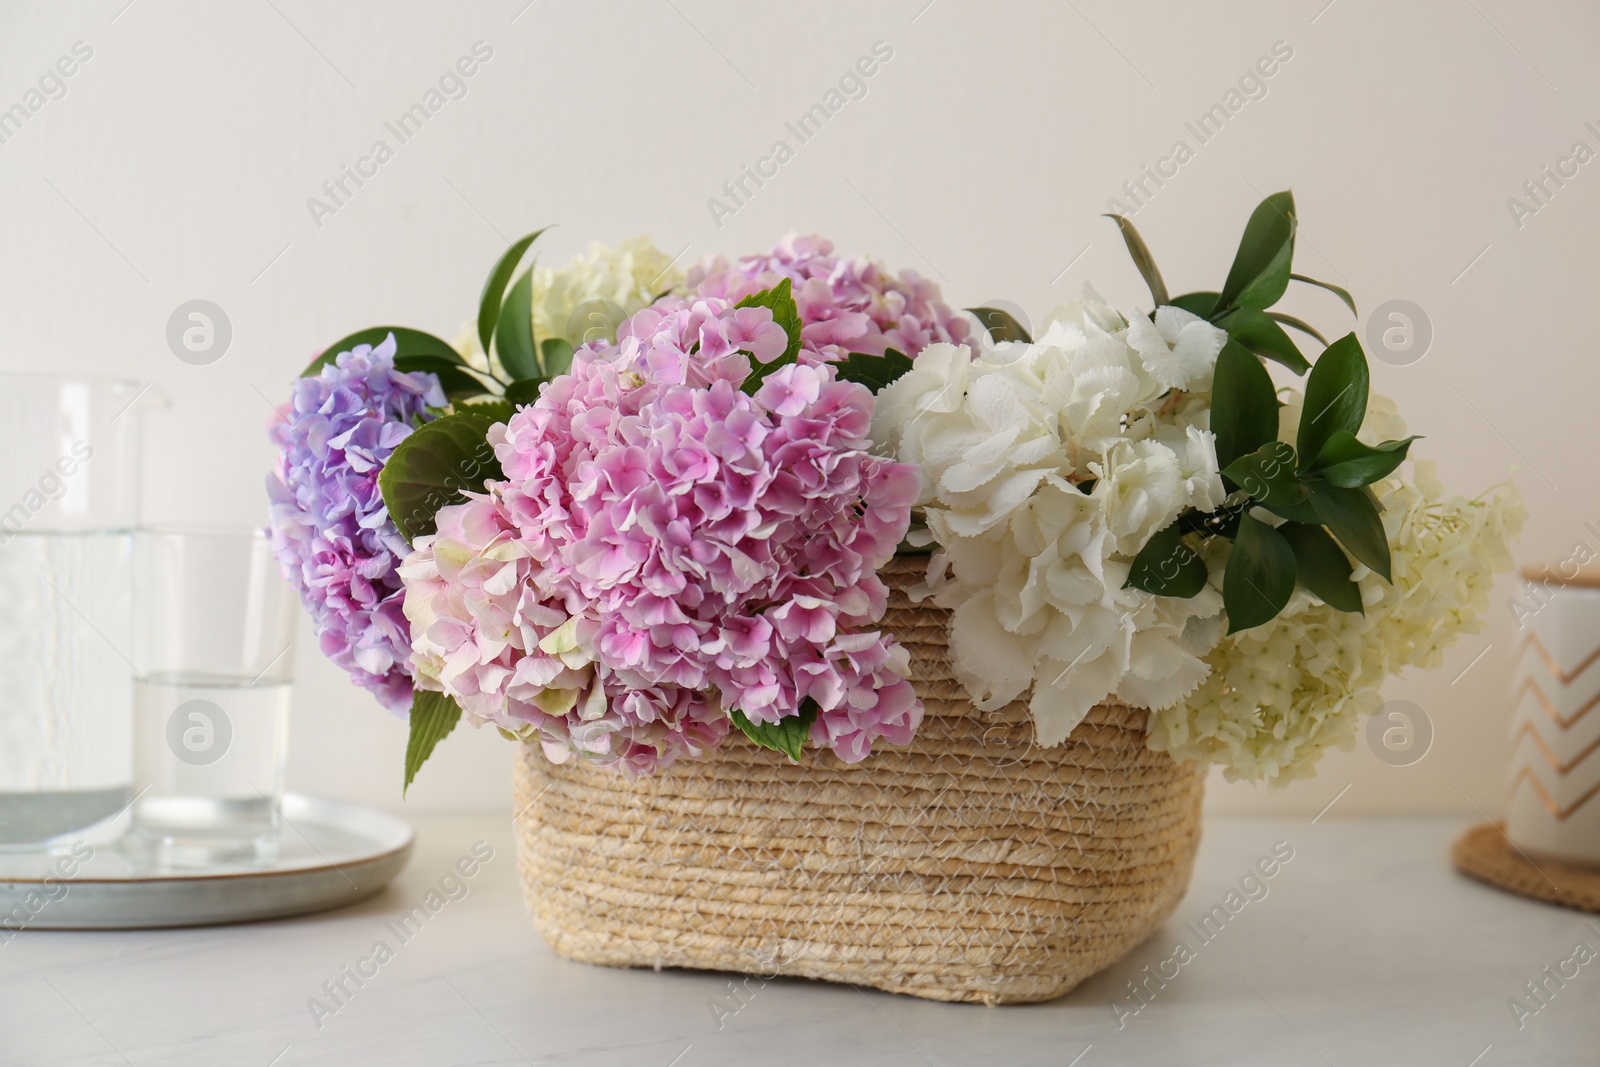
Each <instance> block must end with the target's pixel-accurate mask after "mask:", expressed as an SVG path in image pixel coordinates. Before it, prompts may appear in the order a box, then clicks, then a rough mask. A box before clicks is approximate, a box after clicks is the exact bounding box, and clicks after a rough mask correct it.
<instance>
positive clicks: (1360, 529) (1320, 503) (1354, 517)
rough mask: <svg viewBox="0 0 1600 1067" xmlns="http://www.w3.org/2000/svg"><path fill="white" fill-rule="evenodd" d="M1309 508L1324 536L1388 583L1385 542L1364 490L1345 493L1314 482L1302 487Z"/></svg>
mask: <svg viewBox="0 0 1600 1067" xmlns="http://www.w3.org/2000/svg"><path fill="white" fill-rule="evenodd" d="M1305 486H1306V490H1307V492H1309V493H1310V494H1311V506H1312V507H1314V508H1315V509H1316V511H1317V518H1319V519H1321V520H1322V524H1323V525H1324V526H1326V527H1327V528H1328V532H1329V533H1331V534H1333V536H1335V537H1337V538H1338V539H1339V543H1340V544H1341V545H1343V546H1344V547H1345V549H1346V551H1348V552H1349V553H1350V554H1351V555H1352V556H1354V557H1355V558H1356V559H1357V560H1359V561H1360V562H1362V563H1365V564H1366V565H1367V566H1368V567H1370V568H1371V569H1372V570H1374V571H1376V572H1377V573H1378V574H1380V575H1382V576H1383V580H1384V581H1386V582H1387V581H1389V580H1390V578H1389V541H1388V538H1387V536H1386V535H1385V534H1384V532H1383V520H1382V519H1381V518H1379V517H1378V508H1377V505H1376V504H1374V503H1373V502H1372V496H1371V494H1370V493H1369V492H1368V491H1367V490H1365V489H1346V488H1344V487H1342V486H1337V485H1327V484H1326V483H1323V482H1320V481H1317V480H1315V479H1313V480H1311V481H1308V482H1306V483H1305Z"/></svg>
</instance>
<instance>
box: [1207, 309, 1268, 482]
mask: <svg viewBox="0 0 1600 1067" xmlns="http://www.w3.org/2000/svg"><path fill="white" fill-rule="evenodd" d="M1211 429H1212V432H1214V433H1215V434H1216V435H1217V462H1218V463H1219V464H1220V465H1221V466H1223V467H1226V466H1228V465H1229V464H1230V463H1232V462H1233V461H1234V460H1236V459H1238V458H1239V457H1240V456H1248V455H1249V454H1250V453H1252V452H1254V451H1255V450H1256V449H1258V448H1260V447H1261V446H1262V445H1264V444H1266V443H1267V442H1268V441H1276V440H1277V439H1278V393H1277V390H1275V389H1274V388H1273V387H1272V377H1271V376H1270V375H1269V374H1267V368H1266V367H1264V366H1262V365H1261V361H1260V360H1259V359H1257V358H1256V357H1255V356H1253V355H1251V354H1250V353H1249V352H1247V351H1245V349H1244V346H1242V345H1240V344H1239V342H1237V341H1234V340H1229V341H1228V342H1227V343H1225V344H1224V345H1223V346H1222V351H1221V352H1220V353H1218V354H1217V372H1216V377H1215V378H1214V379H1213V381H1212V385H1211Z"/></svg>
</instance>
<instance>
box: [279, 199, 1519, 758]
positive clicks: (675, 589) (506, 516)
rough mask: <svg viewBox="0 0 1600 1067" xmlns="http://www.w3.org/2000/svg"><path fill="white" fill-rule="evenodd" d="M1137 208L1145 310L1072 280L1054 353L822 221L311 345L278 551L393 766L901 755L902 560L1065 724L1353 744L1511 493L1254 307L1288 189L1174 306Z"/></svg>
mask: <svg viewBox="0 0 1600 1067" xmlns="http://www.w3.org/2000/svg"><path fill="white" fill-rule="evenodd" d="M1117 222H1118V225H1119V226H1120V227H1121V230H1122V234H1123V237H1124V239H1125V240H1126V242H1127V244H1128V247H1129V251H1130V252H1131V254H1132V256H1133V258H1134V261H1135V263H1136V265H1137V266H1138V268H1139V270H1140V271H1141V273H1142V274H1143V275H1144V277H1145V279H1146V281H1147V282H1148V284H1149V287H1150V290H1151V296H1152V302H1153V305H1154V310H1153V311H1150V312H1133V311H1129V312H1120V311H1117V310H1115V309H1113V308H1111V307H1108V306H1107V305H1106V304H1105V303H1104V302H1103V301H1101V300H1100V299H1099V298H1098V297H1097V296H1096V295H1095V294H1094V292H1093V291H1092V290H1086V291H1085V295H1084V298H1083V299H1082V300H1080V301H1078V302H1076V303H1073V304H1069V305H1067V306H1065V307H1063V308H1060V309H1058V310H1056V311H1055V312H1053V313H1051V314H1050V315H1048V316H1047V317H1046V318H1045V319H1044V323H1043V329H1042V330H1041V331H1040V333H1039V337H1038V338H1037V340H1035V339H1034V338H1033V337H1031V336H1030V334H1029V332H1028V331H1027V330H1026V329H1025V328H1024V327H1023V326H1022V325H1021V324H1020V323H1019V322H1018V321H1017V320H1016V319H1015V318H1014V317H1012V316H1011V315H1009V314H1007V313H1005V312H1003V311H1000V310H997V309H992V308H976V309H971V311H970V313H962V312H957V311H953V310H952V309H951V308H949V307H948V306H946V305H945V304H944V303H943V301H942V299H941V296H940V293H939V290H938V287H937V286H935V285H934V284H933V283H932V282H929V281H927V280H926V279H923V278H920V277H918V276H917V275H916V274H914V273H912V272H903V273H899V274H896V273H892V272H890V271H888V270H887V269H885V268H884V267H883V266H881V265H879V264H877V263H875V262H873V261H871V260H868V259H865V258H857V259H843V258H840V257H838V256H836V255H835V254H834V252H833V247H832V245H831V244H830V243H829V242H827V241H824V240H821V239H819V238H816V237H790V238H787V239H785V240H784V241H782V242H781V243H779V245H778V246H777V247H775V248H773V249H772V250H771V251H770V252H767V253H763V254H760V255H755V256H748V257H745V258H742V259H739V260H737V261H736V262H733V263H730V262H728V261H727V260H724V259H722V258H720V257H717V258H714V259H711V260H708V261H706V262H704V263H702V264H701V265H699V266H696V267H694V268H692V269H691V270H690V271H689V272H688V273H687V274H686V275H680V274H677V273H675V272H674V270H673V265H672V263H671V262H670V261H669V259H668V257H667V256H665V255H664V254H663V253H661V252H660V251H659V250H657V249H655V248H654V247H653V246H651V245H649V243H648V242H645V241H636V242H632V243H629V244H626V245H623V246H621V247H619V248H617V249H615V250H609V249H605V248H603V247H601V246H595V247H594V248H593V249H591V251H590V252H589V253H587V254H586V255H584V256H581V257H579V258H578V259H576V260H574V261H573V262H572V263H571V264H569V265H568V266H567V267H565V268H563V269H561V270H556V271H547V270H544V269H541V268H538V267H536V266H530V267H523V265H522V264H523V260H524V258H525V257H526V256H527V255H528V253H529V251H530V247H531V246H532V245H533V244H534V242H535V240H536V239H537V237H538V236H539V235H538V234H537V233H536V234H532V235H529V236H528V237H526V238H524V239H523V240H521V241H519V242H517V243H516V244H515V245H513V246H512V247H511V248H510V249H509V250H508V251H507V252H506V254H505V255H504V256H503V257H502V258H501V259H500V260H499V262H497V263H496V265H495V267H494V270H493V271H492V272H491V274H490V277H489V279H488V282H487V283H486V285H485V288H484V292H483V297H482V300H481V302H480V307H479V314H478V317H477V319H476V320H475V322H474V323H472V324H470V325H469V326H468V327H466V328H465V329H464V330H463V331H462V334H461V336H460V338H459V339H458V340H457V342H456V343H455V344H454V345H452V344H449V343H446V342H445V341H442V340H440V339H439V338H437V337H435V336H433V335H431V334H427V333H424V332H421V331H416V330H409V329H403V328H400V327H378V328H375V329H370V330H364V331H361V332H360V333H357V334H353V335H351V336H350V337H347V338H345V339H343V340H341V341H340V342H338V343H336V344H334V345H332V346H329V348H328V349H327V351H326V352H325V353H324V354H323V355H322V356H321V357H319V358H318V359H317V360H316V361H315V362H314V363H313V364H312V365H311V367H310V368H309V369H308V370H307V372H306V374H305V375H304V376H303V377H302V378H301V379H299V380H298V381H297V382H296V384H295V386H294V392H293V400H292V404H291V406H290V408H289V410H288V412H287V414H286V417H285V419H284V420H283V421H282V422H281V423H280V424H279V425H277V426H276V427H274V429H273V439H274V442H275V443H276V444H277V445H278V447H279V449H280V456H281V459H280V463H279V465H278V469H277V470H276V472H275V473H274V475H273V477H272V478H271V479H270V480H269V491H270V493H271V498H272V524H271V525H272V536H273V543H274V547H275V549H276V551H277V553H278V556H279V559H280V561H281V562H282V565H283V568H284V571H285V573H286V575H288V577H289V578H290V580H291V581H293V582H294V584H295V585H296V587H297V588H298V589H299V590H300V592H301V594H302V597H303V599H304V601H305V604H306V607H307V610H308V611H309V612H310V613H311V615H312V617H313V619H314V622H315V627H316V631H317V634H318V638H319V640H320V642H321V645H322V648H323V651H324V652H325V653H326V654H327V655H329V656H330V658H332V659H333V660H334V661H335V662H336V663H338V664H339V665H340V666H341V667H343V668H344V669H345V670H346V671H348V672H349V673H350V675H351V677H352V678H353V679H354V680H355V681H356V683H357V684H359V685H361V686H362V687H364V688H367V689H369V690H371V691H372V692H374V693H375V694H376V695H377V696H378V698H379V699H380V701H382V702H383V703H384V704H385V705H386V706H387V707H389V708H391V709H393V710H395V711H397V712H400V713H403V714H407V715H408V716H409V718H410V725H411V743H410V745H409V746H408V751H407V757H406V782H407V784H409V783H410V781H411V779H412V777H413V776H414V775H415V774H416V771H417V769H418V767H419V766H420V765H421V763H422V761H423V760H424V759H426V758H427V756H428V754H429V753H430V752H431V751H432V749H433V747H434V746H435V745H436V744H437V743H438V741H439V740H440V739H441V738H442V737H444V736H445V735H446V734H448V733H449V732H450V731H451V729H453V728H454V726H455V724H456V722H457V721H458V720H459V718H460V717H461V716H462V715H463V714H465V715H466V717H467V718H468V719H469V721H472V722H474V723H479V724H481V723H493V724H494V725H495V726H496V727H498V728H499V730H500V731H501V732H502V733H503V734H504V735H505V736H507V737H508V738H511V739H514V740H516V741H519V742H524V743H530V744H532V743H537V744H538V745H540V746H541V747H542V749H543V751H544V753H545V755H546V756H547V757H548V758H549V759H550V760H552V761H554V762H557V763H561V762H565V761H568V760H571V759H583V760H589V761H594V762H597V763H600V764H603V765H606V766H611V767H615V768H618V769H620V770H623V771H625V772H628V773H631V774H650V773H654V772H656V771H659V770H661V769H663V768H666V767H668V766H670V765H672V764H673V763H674V762H677V761H679V760H686V759H687V760H693V759H700V758H704V757H706V756H707V755H709V754H710V753H711V752H713V751H714V750H716V749H717V748H718V747H719V746H720V745H722V744H723V743H725V741H726V740H727V739H728V738H729V736H730V735H731V734H733V733H741V734H743V735H745V736H746V737H748V738H750V739H751V740H752V741H754V742H755V743H757V744H760V745H764V746H766V747H769V748H773V749H776V750H778V751H781V752H783V753H785V754H786V755H787V756H788V757H789V758H790V759H792V760H795V761H799V760H800V759H801V758H802V752H803V749H804V747H805V746H806V745H807V744H808V743H809V744H810V745H811V746H813V747H814V748H817V749H825V750H828V751H830V752H832V753H833V754H834V755H835V756H837V757H838V758H839V759H841V760H843V761H845V762H847V763H854V762H858V761H860V760H863V759H865V758H867V757H868V755H869V754H870V753H871V751H872V750H873V747H874V745H877V744H889V745H903V744H906V743H907V742H909V741H910V740H911V739H912V737H913V735H914V734H915V733H916V730H917V727H918V725H919V723H920V721H921V718H922V705H921V703H920V700H919V697H918V694H917V693H916V692H915V691H914V690H913V687H912V685H911V684H910V682H908V681H907V678H906V675H907V654H906V651H905V649H904V648H903V647H902V646H901V645H900V643H899V642H898V641H897V640H896V636H895V634H893V633H890V632H887V631H886V630H885V629H884V628H883V626H882V625H881V623H882V620H883V617H884V612H885V605H886V600H887V589H886V587H885V584H884V582H883V580H882V579H881V578H880V577H879V574H878V572H879V570H880V568H882V567H883V566H884V565H885V564H886V563H887V562H888V561H889V559H890V558H891V557H893V556H894V555H895V554H896V553H922V554H926V558H927V560H928V575H927V581H926V582H925V583H924V584H923V585H922V586H921V587H920V588H918V589H917V590H914V593H915V595H918V596H922V597H927V598H932V599H933V601H934V602H935V603H937V604H939V605H942V606H944V607H947V608H949V609H951V614H950V620H951V621H950V633H949V641H950V649H951V658H952V666H953V668H954V670H955V672H956V674H957V677H958V678H959V679H960V681H961V683H962V684H963V685H964V686H965V688H966V690H967V691H968V693H969V694H970V696H971V699H972V700H973V702H974V703H975V704H976V705H977V706H978V707H979V708H980V709H991V710H992V709H998V708H1000V707H1002V706H1004V705H1007V704H1009V703H1011V702H1013V701H1017V700H1026V701H1027V706H1028V708H1029V710H1030V712H1031V715H1032V718H1033V721H1034V724H1035V732H1036V737H1037V740H1038V742H1039V743H1041V744H1043V745H1052V744H1056V743H1059V742H1061V741H1062V740H1064V739H1065V738H1066V737H1067V736H1068V735H1069V734H1070V733H1071V732H1072V731H1073V729H1074V728H1075V727H1076V726H1077V725H1078V723H1079V722H1080V721H1081V720H1082V719H1083V718H1084V716H1085V715H1086V714H1087V713H1088V711H1089V710H1090V709H1091V708H1092V707H1094V706H1095V705H1096V704H1098V703H1101V702H1104V701H1107V700H1112V699H1115V700H1118V701H1121V702H1123V703H1126V704H1130V705H1134V706H1138V707H1142V708H1146V709H1149V711H1150V719H1149V744H1150V745H1151V747H1153V748H1156V749H1162V750H1167V751H1169V752H1171V754H1172V755H1173V757H1174V758H1176V759H1179V760H1188V759H1197V760H1200V761H1209V762H1216V763H1220V764H1222V765H1224V766H1225V767H1226V768H1227V769H1228V771H1229V773H1230V774H1232V775H1237V776H1246V777H1256V778H1268V779H1273V780H1277V781H1284V780H1288V779H1291V778H1294V777H1298V776H1302V775H1304V774H1307V773H1309V771H1310V769H1311V767H1312V766H1313V765H1314V763H1315V761H1316V759H1317V758H1318V755H1319V754H1320V752H1321V751H1322V750H1323V749H1324V748H1326V747H1327V746H1328V745H1331V744H1348V743H1349V742H1350V740H1351V739H1352V738H1353V736H1354V731H1355V724H1356V721H1357V719H1358V717H1359V716H1360V715H1361V714H1363V713H1368V712H1371V711H1373V710H1375V709H1376V706H1377V704H1378V699H1377V692H1378V687H1379V685H1380V684H1381V683H1382V682H1383V680H1384V679H1385V678H1387V677H1388V676H1389V675H1390V674H1392V673H1393V672H1395V671H1397V670H1399V669H1400V668H1402V667H1404V666H1406V665H1409V664H1423V665H1427V664H1431V663H1433V662H1436V661H1437V659H1438V656H1439V655H1440V653H1441V650H1442V649H1443V648H1444V647H1445V646H1446V645H1447V644H1448V643H1449V642H1450V641H1451V640H1452V639H1453V638H1454V637H1455V636H1456V635H1458V634H1459V633H1462V632H1465V631H1469V630H1470V629H1472V628H1473V627H1475V626H1476V625H1477V617H1478V614H1479V612H1480V611H1481V609H1482V607H1483V606H1484V600H1485V597H1486V592H1487V588H1488V583H1489V581H1490V578H1491V576H1492V574H1493V572H1494V571H1495V570H1497V569H1500V568H1502V567H1504V566H1508V565H1509V562H1510V561H1509V554H1508V550H1507V542H1508V539H1509V538H1510V537H1511V536H1512V535H1514V534H1515V532H1516V531H1517V529H1518V527H1519V525H1520V521H1521V510H1520V504H1519V503H1518V501H1517V498H1516V496H1515V492H1514V490H1513V489H1512V488H1510V487H1509V486H1505V487H1502V488H1501V489H1499V490H1496V491H1494V492H1493V493H1491V494H1490V495H1488V496H1484V497H1479V498H1476V499H1473V500H1466V499H1462V498H1460V497H1452V496H1447V495H1446V494H1445V493H1444V492H1443V490H1442V488H1441V487H1440V486H1439V485H1438V483H1437V481H1436V479H1435V478H1434V476H1433V473H1432V470H1431V468H1430V467H1429V466H1428V465H1427V464H1426V463H1423V462H1415V463H1414V462H1412V461H1410V460H1409V459H1408V454H1409V449H1410V446H1411V444H1412V442H1413V441H1414V440H1415V438H1413V437H1408V436H1406V435H1405V428H1404V425H1403V424H1402V423H1401V422H1400V420H1399V418H1398V416H1397V415H1395V413H1394V411H1393V406H1392V405H1391V404H1390V403H1388V402H1387V401H1385V400H1383V399H1382V398H1381V397H1375V396H1372V395H1371V393H1370V390H1369V387H1368V375H1367V366H1366V361H1365V357H1364V355H1363V354H1362V351H1361V347H1360V345H1359V343H1358V342H1357V340H1356V338H1355V337H1354V335H1353V334H1352V335H1347V336H1345V337H1343V338H1341V339H1339V340H1336V341H1334V342H1333V343H1331V344H1328V343H1327V342H1325V341H1323V339H1322V337H1321V335H1320V334H1318V333H1317V332H1316V331H1315V330H1314V329H1313V328H1312V327H1311V326H1309V325H1307V324H1306V323H1303V322H1301V321H1299V320H1297V319H1294V318H1292V317H1290V316H1287V315H1283V314H1281V313H1278V312H1275V311H1272V310H1270V309H1271V307H1272V306H1273V305H1274V304H1275V303H1276V302H1277V300H1278V299H1279V298H1280V297H1281V296H1282V295H1283V292H1284V291H1285V289H1286V288H1287V286H1288V284H1289V282H1290V281H1291V280H1292V279H1298V280H1300V281H1305V282H1311V280H1310V279H1306V278H1302V277H1301V276H1299V275H1294V274H1291V273H1290V271H1291V261H1292V257H1293V248H1294V239H1295V225H1296V223H1295V215H1294V204H1293V200H1292V199H1291V198H1290V196H1289V195H1288V194H1287V193H1282V194H1278V195H1276V196H1274V197H1271V198H1269V199H1268V200H1267V201H1265V202H1264V203H1263V204H1262V205H1261V206H1260V207H1259V208H1258V209H1257V210H1256V212H1255V214H1254V216H1253V217H1252V218H1251V220H1250V223H1249V225H1248V227H1247V229H1246V232H1245V236H1244V239H1243V241H1242V242H1241V246H1240V249H1239V252H1238V254H1237V256H1236V258H1235V260H1234V263H1233V267H1232V269H1231V270H1230V271H1229V274H1228V277H1227V280H1226V282H1225V283H1224V284H1223V286H1222V287H1221V289H1220V290H1218V291H1215V292H1194V293H1188V294H1184V295H1181V296H1176V297H1169V295H1168V294H1167V291H1166V288H1165V284H1164V282H1163V281H1162V279H1161V275H1160V273H1159V272H1158V271H1157V269H1156V267H1155V265H1154V263H1153V261H1152V259H1151V257H1150V254H1149V251H1148V249H1147V248H1146V247H1145V245H1144V243H1143V241H1142V240H1141V239H1140V237H1139V235H1138V234H1137V232H1136V231H1135V230H1134V229H1133V227H1132V225H1131V224H1130V223H1128V222H1127V220H1125V219H1118V220H1117ZM1311 284H1316V285H1322V286H1323V287H1324V288H1326V289H1330V290H1332V291H1333V292H1335V293H1337V294H1338V295H1339V296H1340V298H1341V299H1343V300H1344V301H1345V302H1346V303H1347V304H1350V305H1351V308H1352V310H1354V305H1353V303H1352V302H1351V300H1350V297H1349V295H1348V294H1347V293H1345V292H1344V291H1343V290H1342V289H1339V288H1337V287H1335V286H1331V285H1327V284H1325V283H1321V282H1311ZM1285 327H1288V328H1289V329H1293V330H1296V331H1298V332H1301V333H1303V334H1304V335H1306V336H1308V337H1311V338H1313V339H1315V340H1317V341H1318V342H1319V343H1321V344H1322V346H1323V351H1322V354H1321V356H1320V357H1319V358H1318V359H1317V360H1316V361H1315V364H1314V365H1313V364H1312V362H1311V361H1309V360H1308V359H1307V358H1306V357H1305V356H1304V355H1303V354H1302V352H1301V350H1300V347H1299V345H1298V344H1297V343H1296V342H1295V341H1294V340H1292V339H1291V337H1290V335H1289V334H1288V333H1287V332H1286V330H1285ZM1263 360H1270V361H1274V362H1276V363H1278V364H1280V365H1281V366H1282V367H1283V368H1285V369H1286V370H1287V371H1288V372H1292V373H1293V374H1295V375H1304V376H1305V382H1304V385H1303V387H1298V388H1289V387H1280V386H1278V385H1276V384H1275V383H1274V381H1273V379H1272V377H1271V375H1270V373H1269V371H1268V369H1267V367H1266V365H1265V363H1264V362H1263Z"/></svg>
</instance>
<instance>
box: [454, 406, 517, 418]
mask: <svg viewBox="0 0 1600 1067" xmlns="http://www.w3.org/2000/svg"><path fill="white" fill-rule="evenodd" d="M456 410H457V411H465V412H466V413H467V414H469V415H477V416H480V417H482V418H485V419H488V420H489V421H490V422H491V423H495V422H507V421H509V420H510V418H511V416H513V415H515V414H516V413H517V408H516V405H515V404H513V403H511V401H509V400H474V401H473V402H472V403H470V404H462V405H460V406H459V407H457V408H456Z"/></svg>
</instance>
